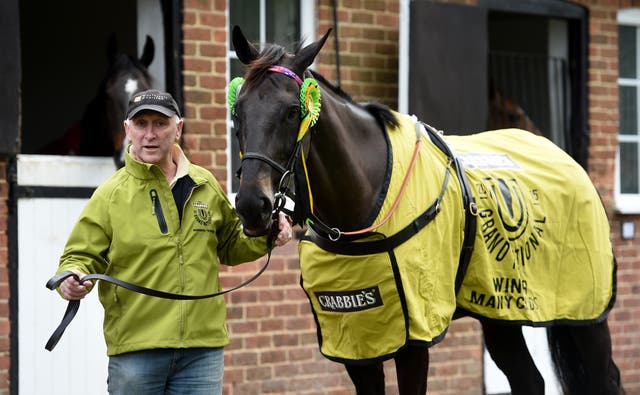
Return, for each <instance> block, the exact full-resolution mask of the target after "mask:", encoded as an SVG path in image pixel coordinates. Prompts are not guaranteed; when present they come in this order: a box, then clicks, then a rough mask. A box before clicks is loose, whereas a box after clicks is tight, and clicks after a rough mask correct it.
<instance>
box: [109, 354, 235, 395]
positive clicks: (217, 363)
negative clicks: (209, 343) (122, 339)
mask: <svg viewBox="0 0 640 395" xmlns="http://www.w3.org/2000/svg"><path fill="white" fill-rule="evenodd" d="M223 372H224V357H223V348H180V349H154V350H144V351H136V352H130V353H126V354H119V355H114V356H111V357H109V377H108V379H107V384H108V389H109V394H111V395H135V394H140V395H174V394H175V395H183V394H189V395H220V394H222V375H223Z"/></svg>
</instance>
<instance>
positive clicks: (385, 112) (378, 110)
mask: <svg viewBox="0 0 640 395" xmlns="http://www.w3.org/2000/svg"><path fill="white" fill-rule="evenodd" d="M309 71H310V72H311V75H312V76H313V78H315V79H316V80H317V81H318V82H320V83H321V84H322V85H325V86H327V87H329V88H330V89H331V91H332V92H334V93H335V94H337V95H338V96H339V97H341V98H342V99H344V100H346V101H347V102H349V103H351V104H353V105H355V106H358V107H361V108H363V109H364V110H366V111H367V112H368V113H369V114H371V115H372V116H373V117H374V118H375V119H376V121H378V124H379V125H380V127H381V128H383V129H384V128H385V126H386V125H387V124H390V125H392V126H395V127H397V126H399V125H400V124H399V123H398V120H397V119H396V117H395V115H393V113H392V112H391V109H389V107H387V106H385V105H384V104H382V103H376V102H369V103H358V102H356V101H354V100H353V98H351V96H350V95H349V94H348V93H346V92H345V91H343V90H342V88H340V87H339V86H336V85H334V84H333V83H331V82H329V81H328V80H327V79H326V78H325V77H324V76H323V75H322V74H320V73H318V72H317V71H315V70H309Z"/></svg>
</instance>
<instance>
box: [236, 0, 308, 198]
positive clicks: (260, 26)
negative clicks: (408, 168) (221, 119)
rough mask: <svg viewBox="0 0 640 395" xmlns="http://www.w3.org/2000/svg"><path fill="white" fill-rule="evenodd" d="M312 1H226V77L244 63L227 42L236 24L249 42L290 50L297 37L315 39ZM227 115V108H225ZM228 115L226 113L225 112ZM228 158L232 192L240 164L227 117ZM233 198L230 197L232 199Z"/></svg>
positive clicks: (240, 71)
mask: <svg viewBox="0 0 640 395" xmlns="http://www.w3.org/2000/svg"><path fill="white" fill-rule="evenodd" d="M311 3H314V2H310V1H305V0H234V1H229V18H228V21H229V26H228V32H229V42H228V46H227V48H228V52H227V59H228V67H227V70H228V71H229V73H228V78H227V82H229V81H231V80H232V79H233V78H235V77H238V76H242V75H244V72H245V66H244V65H243V64H242V63H241V62H240V61H239V60H238V58H237V57H236V54H235V52H234V50H233V44H232V43H231V30H232V29H233V26H235V25H238V26H240V27H241V28H242V32H243V33H244V34H245V36H247V39H249V41H251V42H254V43H278V44H281V45H285V46H286V47H287V48H288V49H289V50H291V51H292V50H293V49H294V46H295V44H296V42H298V41H300V40H301V39H305V40H307V39H308V40H313V39H314V38H315V10H314V8H313V7H314V5H313V4H311ZM227 113H228V114H229V111H228V110H227ZM228 116H229V115H228ZM227 130H228V135H227V136H228V141H229V144H228V145H227V146H228V155H227V157H228V160H227V169H228V170H227V180H228V183H227V185H229V186H230V190H229V192H230V193H231V194H233V193H236V191H237V190H238V179H237V178H236V177H235V172H236V170H237V169H238V168H239V167H240V155H239V148H238V141H237V139H236V138H235V130H234V129H233V124H232V122H231V121H230V119H228V120H227ZM232 201H233V199H232Z"/></svg>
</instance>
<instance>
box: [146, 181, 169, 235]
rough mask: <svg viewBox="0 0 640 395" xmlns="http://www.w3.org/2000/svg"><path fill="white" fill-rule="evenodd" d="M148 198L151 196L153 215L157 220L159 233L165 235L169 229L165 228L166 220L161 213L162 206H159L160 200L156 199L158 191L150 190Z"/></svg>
mask: <svg viewBox="0 0 640 395" xmlns="http://www.w3.org/2000/svg"><path fill="white" fill-rule="evenodd" d="M149 196H151V204H152V205H153V214H154V215H155V216H156V218H157V219H158V225H159V226H160V232H162V234H167V233H168V232H169V229H168V228H167V220H166V219H165V218H164V213H163V212H162V205H161V204H160V199H158V191H156V190H155V189H152V190H150V191H149Z"/></svg>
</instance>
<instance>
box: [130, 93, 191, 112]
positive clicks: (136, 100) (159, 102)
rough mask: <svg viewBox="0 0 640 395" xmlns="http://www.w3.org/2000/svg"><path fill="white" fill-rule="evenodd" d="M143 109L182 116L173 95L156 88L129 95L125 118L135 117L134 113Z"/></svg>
mask: <svg viewBox="0 0 640 395" xmlns="http://www.w3.org/2000/svg"><path fill="white" fill-rule="evenodd" d="M143 110H151V111H156V112H159V113H161V114H163V115H166V116H167V117H172V116H174V115H177V116H178V117H180V118H182V116H181V115H180V109H178V104H177V103H176V101H175V100H173V97H172V96H171V95H170V94H168V93H167V92H162V91H159V90H156V89H150V90H147V91H143V92H138V93H136V94H135V95H133V96H131V99H130V100H129V109H128V110H127V119H131V118H133V117H135V116H136V114H138V113H139V112H140V111H143Z"/></svg>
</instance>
